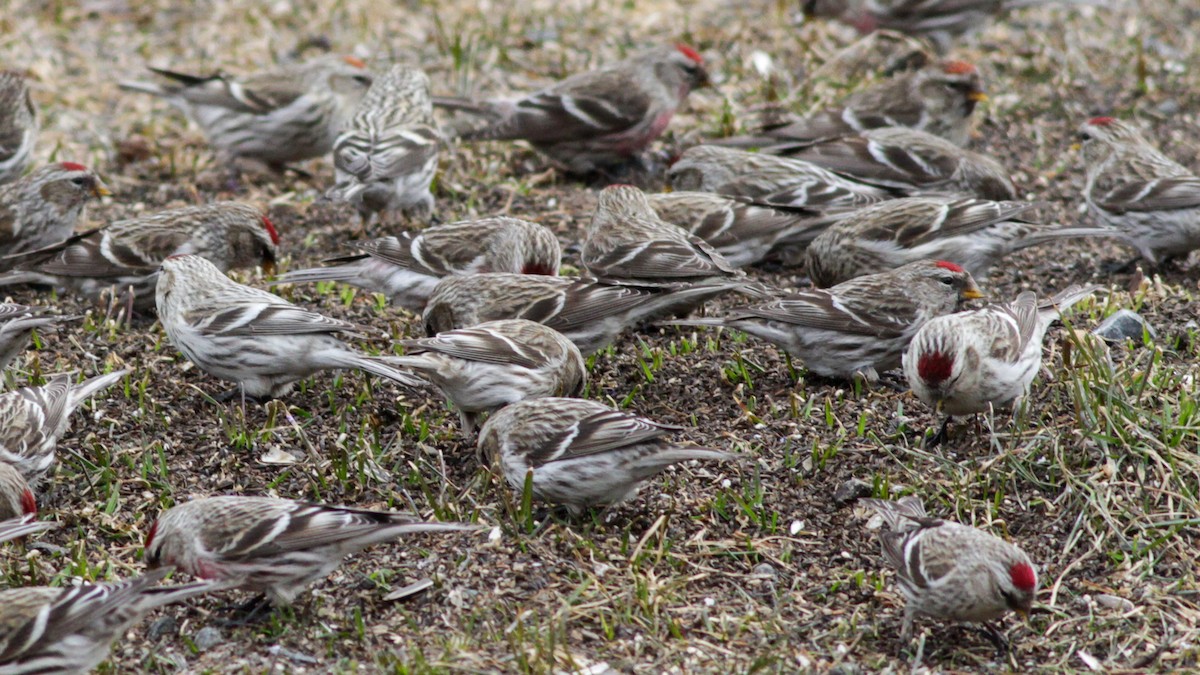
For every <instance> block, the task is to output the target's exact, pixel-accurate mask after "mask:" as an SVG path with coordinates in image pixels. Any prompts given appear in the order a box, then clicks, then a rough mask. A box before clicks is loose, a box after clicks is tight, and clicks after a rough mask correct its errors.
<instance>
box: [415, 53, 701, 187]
mask: <svg viewBox="0 0 1200 675" xmlns="http://www.w3.org/2000/svg"><path fill="white" fill-rule="evenodd" d="M707 82H708V73H707V72H706V71H705V70H704V60H703V59H702V58H701V57H700V54H699V53H697V52H696V50H694V49H692V48H691V47H688V46H687V45H676V46H673V47H659V48H657V49H651V50H648V51H645V52H641V53H638V54H635V55H633V56H630V57H629V58H627V59H625V60H623V61H618V62H617V63H614V64H611V65H609V66H605V67H603V68H601V69H599V70H591V71H587V72H583V73H578V74H576V75H573V76H571V77H568V78H567V79H565V80H563V81H561V82H558V83H556V84H553V85H551V86H549V87H547V88H545V89H542V90H541V91H538V92H535V93H533V94H530V95H528V96H525V97H523V98H517V99H505V100H494V101H484V102H481V103H477V102H473V101H467V100H462V99H438V100H435V101H434V103H435V105H440V106H442V107H447V108H451V109H455V110H462V111H465V112H468V113H471V114H473V115H478V116H481V117H485V118H487V120H488V122H487V123H486V124H485V125H483V126H481V127H478V128H475V129H471V130H468V131H464V132H462V133H460V134H459V137H460V138H462V139H464V140H472V141H474V140H502V141H503V140H524V141H528V142H529V143H530V144H531V145H533V147H534V149H535V150H537V151H538V152H540V153H542V154H543V155H545V156H547V157H549V158H550V159H551V160H554V161H555V162H557V163H558V164H560V165H562V166H563V167H565V168H566V169H567V171H569V172H570V173H576V174H587V173H590V172H592V171H595V170H598V169H600V170H602V169H609V168H612V167H614V166H618V165H620V164H622V163H625V162H628V161H630V160H634V159H637V158H638V157H640V155H641V153H642V151H643V150H645V149H646V148H647V147H648V146H649V145H650V143H652V142H653V141H654V140H655V139H656V138H658V137H659V135H661V134H662V132H663V131H664V130H665V129H666V128H667V125H668V124H670V122H671V118H672V117H673V116H674V115H675V111H676V110H677V109H678V108H679V107H680V106H681V105H683V102H684V100H686V99H687V96H688V94H689V93H690V92H691V91H692V90H693V89H696V88H698V87H702V86H704V85H705V84H707Z"/></svg>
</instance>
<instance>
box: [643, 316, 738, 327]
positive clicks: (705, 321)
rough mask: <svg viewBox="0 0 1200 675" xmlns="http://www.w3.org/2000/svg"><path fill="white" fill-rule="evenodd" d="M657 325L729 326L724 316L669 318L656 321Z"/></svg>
mask: <svg viewBox="0 0 1200 675" xmlns="http://www.w3.org/2000/svg"><path fill="white" fill-rule="evenodd" d="M654 325H655V326H707V327H709V328H728V327H729V326H728V324H726V323H725V319H724V318H722V317H706V318H698V319H668V320H666V321H656V322H654Z"/></svg>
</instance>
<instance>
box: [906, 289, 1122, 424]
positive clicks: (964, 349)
mask: <svg viewBox="0 0 1200 675" xmlns="http://www.w3.org/2000/svg"><path fill="white" fill-rule="evenodd" d="M1097 290H1100V287H1099V286H1086V287H1080V286H1072V287H1070V288H1067V289H1066V290H1064V291H1062V292H1061V293H1059V294H1057V295H1055V296H1054V297H1052V298H1050V299H1049V300H1048V301H1046V302H1043V303H1041V304H1039V303H1038V300H1037V296H1036V295H1034V294H1033V293H1032V292H1030V291H1025V292H1023V293H1021V294H1020V295H1018V296H1017V299H1016V300H1013V301H1012V302H1010V303H1006V304H996V305H991V306H988V307H984V308H983V309H976V310H972V311H969V312H959V313H957V314H948V315H946V316H939V317H936V318H933V319H930V320H929V321H928V322H927V323H926V324H925V325H924V326H922V327H921V330H919V331H917V334H916V335H915V336H914V337H913V339H912V342H910V343H909V345H908V351H906V352H905V353H904V374H905V376H906V377H907V378H908V384H909V386H910V387H912V391H913V393H914V394H916V396H917V398H919V399H921V400H922V401H924V402H925V403H926V404H927V405H929V406H930V407H932V408H934V409H936V410H937V411H938V412H940V413H944V414H945V415H947V417H946V420H945V422H943V423H942V426H941V429H940V430H939V431H938V433H937V434H936V435H935V436H934V438H933V439H931V440H930V441H929V442H928V443H927V446H929V447H932V446H935V445H937V444H938V443H940V442H941V440H943V439H944V437H945V433H946V425H947V424H948V423H949V421H950V416H953V415H970V414H974V413H980V412H987V411H988V410H990V409H993V408H1008V407H1012V406H1014V405H1015V404H1016V401H1017V400H1018V399H1020V398H1023V397H1024V396H1026V395H1027V394H1028V393H1029V386H1030V385H1031V384H1032V383H1033V378H1034V377H1035V376H1037V374H1038V371H1039V370H1040V369H1041V366H1042V339H1043V338H1044V337H1045V335H1046V329H1047V328H1049V327H1050V324H1051V323H1053V322H1054V320H1055V319H1057V318H1058V317H1059V315H1060V313H1062V312H1064V311H1066V310H1068V309H1070V307H1071V306H1072V305H1074V304H1075V303H1076V302H1079V301H1080V300H1082V299H1083V298H1086V297H1088V296H1090V295H1091V294H1092V293H1095V292H1096V291H1097Z"/></svg>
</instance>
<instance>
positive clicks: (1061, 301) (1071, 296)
mask: <svg viewBox="0 0 1200 675" xmlns="http://www.w3.org/2000/svg"><path fill="white" fill-rule="evenodd" d="M1102 290H1104V286H1101V285H1099V284H1091V285H1088V286H1068V287H1067V288H1064V289H1063V290H1061V291H1059V292H1058V293H1055V294H1054V296H1053V297H1050V298H1046V299H1045V300H1042V301H1041V302H1040V303H1038V314H1039V316H1042V317H1043V318H1044V319H1045V320H1053V319H1055V318H1057V317H1058V316H1060V315H1061V314H1062V313H1063V312H1065V311H1067V310H1068V309H1070V308H1071V307H1072V306H1073V305H1074V304H1075V303H1077V302H1079V301H1080V300H1083V299H1084V298H1086V297H1088V296H1090V295H1092V294H1093V293H1095V292H1097V291H1102Z"/></svg>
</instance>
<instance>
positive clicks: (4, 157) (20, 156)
mask: <svg viewBox="0 0 1200 675" xmlns="http://www.w3.org/2000/svg"><path fill="white" fill-rule="evenodd" d="M37 135H38V114H37V108H35V107H33V99H32V98H30V96H29V83H28V82H27V81H26V79H25V76H24V75H23V74H21V73H18V72H16V71H14V70H0V184H4V183H11V182H12V181H14V180H16V179H18V178H20V177H21V174H23V173H25V169H26V168H28V167H29V162H30V161H31V160H32V159H33V146H34V145H35V144H36V143H37Z"/></svg>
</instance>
